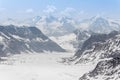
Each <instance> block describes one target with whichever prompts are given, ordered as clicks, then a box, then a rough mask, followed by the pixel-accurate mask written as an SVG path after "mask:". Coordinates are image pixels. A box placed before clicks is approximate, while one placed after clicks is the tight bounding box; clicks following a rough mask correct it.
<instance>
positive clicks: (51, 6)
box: [43, 5, 56, 13]
mask: <svg viewBox="0 0 120 80" xmlns="http://www.w3.org/2000/svg"><path fill="white" fill-rule="evenodd" d="M55 11H56V7H55V6H53V5H48V6H47V7H46V9H45V10H43V12H44V13H53V12H55Z"/></svg>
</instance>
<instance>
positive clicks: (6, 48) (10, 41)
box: [0, 25, 65, 56]
mask: <svg viewBox="0 0 120 80" xmlns="http://www.w3.org/2000/svg"><path fill="white" fill-rule="evenodd" d="M43 51H58V52H61V51H62V52H63V51H65V50H64V49H62V48H61V47H60V46H59V45H58V44H56V43H55V42H53V41H52V40H50V39H49V38H48V37H47V36H45V35H44V34H43V33H42V32H41V31H40V30H39V29H37V28H36V27H16V26H13V25H9V26H0V56H6V55H9V54H19V53H21V52H43Z"/></svg>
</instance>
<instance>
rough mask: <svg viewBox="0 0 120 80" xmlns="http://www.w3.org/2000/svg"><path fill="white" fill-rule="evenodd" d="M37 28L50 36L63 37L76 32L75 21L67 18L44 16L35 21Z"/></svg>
mask: <svg viewBox="0 0 120 80" xmlns="http://www.w3.org/2000/svg"><path fill="white" fill-rule="evenodd" d="M34 21H36V24H35V25H36V26H37V27H38V28H39V29H40V30H42V32H43V33H44V34H46V35H48V36H63V35H65V34H69V33H71V32H73V30H75V25H74V24H73V23H74V21H73V20H72V19H71V18H67V17H55V16H50V15H49V16H42V17H41V18H39V20H38V17H37V18H35V19H34Z"/></svg>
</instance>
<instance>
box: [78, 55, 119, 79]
mask: <svg viewBox="0 0 120 80" xmlns="http://www.w3.org/2000/svg"><path fill="white" fill-rule="evenodd" d="M119 56H120V55H119ZM119 56H118V57H114V58H112V59H108V60H103V61H100V62H99V63H98V64H97V66H96V67H95V69H94V70H92V71H91V72H89V73H87V74H84V75H83V76H82V77H81V78H80V79H79V80H120V77H119V75H120V57H119Z"/></svg>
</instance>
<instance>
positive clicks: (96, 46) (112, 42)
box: [72, 31, 120, 80]
mask: <svg viewBox="0 0 120 80" xmlns="http://www.w3.org/2000/svg"><path fill="white" fill-rule="evenodd" d="M119 56H120V33H119V32H117V31H113V32H111V33H109V34H94V35H92V36H91V37H90V38H89V39H88V40H86V41H85V42H84V44H83V46H82V48H80V50H78V51H77V52H76V54H75V55H74V57H73V58H72V59H73V61H75V63H77V64H78V63H82V64H83V63H84V64H89V63H92V64H97V65H96V66H95V68H94V69H93V70H92V71H91V72H89V73H86V74H84V75H83V76H82V77H81V78H80V79H79V80H119V79H120V78H119V72H120V70H119V68H120V57H119Z"/></svg>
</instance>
